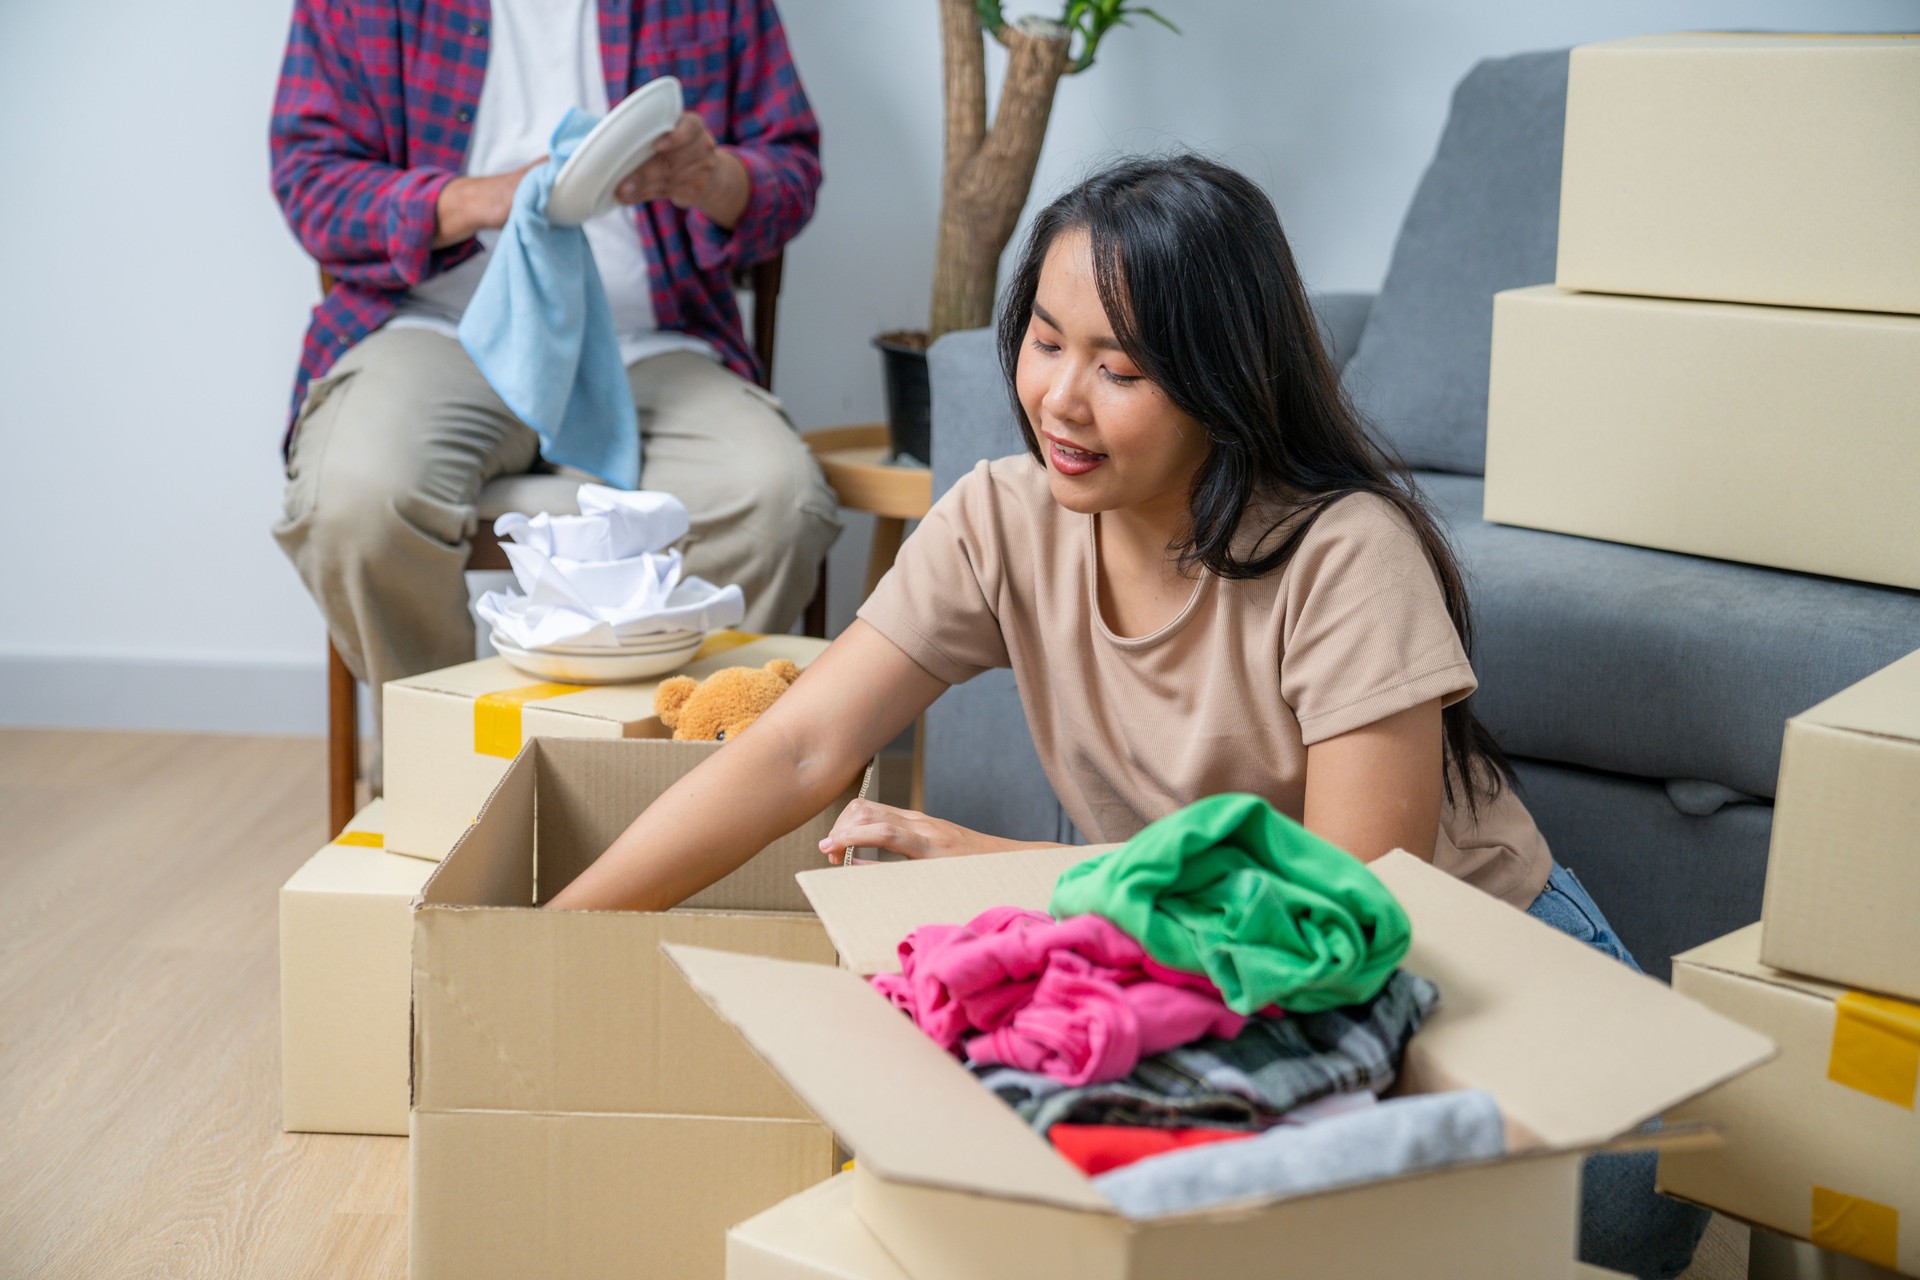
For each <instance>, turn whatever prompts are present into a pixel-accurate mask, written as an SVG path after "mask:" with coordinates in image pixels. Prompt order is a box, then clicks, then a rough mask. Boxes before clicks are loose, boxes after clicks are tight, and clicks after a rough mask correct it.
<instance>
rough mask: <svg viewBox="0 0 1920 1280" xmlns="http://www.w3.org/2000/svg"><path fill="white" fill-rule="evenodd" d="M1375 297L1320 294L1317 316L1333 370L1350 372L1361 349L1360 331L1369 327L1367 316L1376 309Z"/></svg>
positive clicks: (1316, 297)
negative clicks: (1348, 370)
mask: <svg viewBox="0 0 1920 1280" xmlns="http://www.w3.org/2000/svg"><path fill="white" fill-rule="evenodd" d="M1373 299H1374V295H1373V294H1371V293H1320V294H1315V295H1314V297H1313V313H1314V315H1316V316H1318V317H1319V318H1320V335H1321V336H1322V337H1323V338H1325V339H1326V342H1327V354H1328V355H1330V356H1332V357H1333V367H1334V368H1336V369H1344V368H1346V365H1347V361H1348V360H1350V359H1352V358H1353V352H1354V348H1356V347H1358V346H1359V345H1360V331H1361V330H1362V329H1364V328H1366V327H1367V312H1368V311H1369V310H1370V309H1371V308H1372V306H1373Z"/></svg>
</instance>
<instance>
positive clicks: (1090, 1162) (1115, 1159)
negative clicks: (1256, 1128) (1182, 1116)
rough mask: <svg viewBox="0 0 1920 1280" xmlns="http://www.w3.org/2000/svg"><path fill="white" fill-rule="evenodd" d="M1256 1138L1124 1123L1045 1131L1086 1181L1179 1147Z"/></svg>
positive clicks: (1245, 1134)
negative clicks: (1086, 1177) (1152, 1127)
mask: <svg viewBox="0 0 1920 1280" xmlns="http://www.w3.org/2000/svg"><path fill="white" fill-rule="evenodd" d="M1259 1136H1260V1135H1259V1134H1257V1133H1250V1132H1248V1131H1246V1130H1244V1129H1148V1128H1141V1127H1139V1126H1136V1125H1125V1124H1057V1125H1055V1126H1053V1128H1051V1129H1049V1130H1047V1137H1049V1138H1050V1139H1052V1140H1053V1147H1054V1150H1056V1151H1058V1152H1059V1153H1060V1154H1061V1155H1063V1156H1065V1157H1066V1158H1067V1159H1069V1160H1071V1161H1073V1163H1074V1164H1076V1165H1078V1166H1079V1168H1080V1172H1082V1173H1084V1174H1086V1175H1087V1176H1088V1177H1089V1178H1091V1177H1095V1176H1097V1175H1099V1174H1102V1173H1106V1172H1108V1171H1109V1170H1113V1169H1119V1168H1122V1167H1124V1166H1126V1165H1130V1164H1132V1163H1133V1162H1134V1161H1136V1160H1144V1159H1146V1158H1147V1157H1148V1156H1158V1155H1165V1154H1166V1153H1167V1152H1169V1151H1178V1150H1180V1148H1182V1147H1204V1146H1206V1145H1207V1144H1208V1143H1210V1142H1237V1141H1239V1140H1240V1139H1241V1138H1257V1137H1259Z"/></svg>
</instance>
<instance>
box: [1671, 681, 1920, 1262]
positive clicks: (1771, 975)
mask: <svg viewBox="0 0 1920 1280" xmlns="http://www.w3.org/2000/svg"><path fill="white" fill-rule="evenodd" d="M1673 981H1674V986H1675V987H1676V988H1678V989H1679V990H1681V991H1683V992H1685V993H1687V994H1689V995H1691V996H1693V997H1694V998H1695V999H1697V1000H1700V1001H1701V1002H1702V1003H1704V1004H1707V1005H1710V1006H1712V1007H1714V1008H1716V1009H1719V1010H1720V1011H1722V1012H1723V1013H1726V1014H1728V1015H1729V1016H1731V1017H1734V1018H1737V1019H1738V1020H1740V1021H1741V1022H1744V1023H1746V1024H1747V1025H1749V1026H1751V1027H1754V1028H1755V1029H1757V1030H1759V1031H1761V1032H1763V1033H1765V1034H1766V1035H1768V1036H1770V1037H1772V1038H1773V1039H1774V1040H1776V1041H1778V1042H1779V1044H1780V1048H1781V1053H1780V1057H1779V1058H1778V1059H1777V1060H1776V1061H1774V1062H1772V1063H1769V1064H1768V1065H1767V1066H1765V1067H1762V1068H1761V1069H1760V1070H1758V1071H1755V1072H1753V1073H1752V1074H1751V1075H1748V1076H1744V1077H1742V1078H1741V1079H1739V1080H1736V1081H1734V1082H1732V1083H1731V1084H1728V1085H1726V1086H1724V1087H1722V1088H1720V1089H1716V1090H1714V1091H1713V1092H1711V1093H1709V1094H1707V1095H1705V1096H1703V1097H1702V1098H1700V1099H1698V1100H1697V1101H1695V1102H1693V1103H1691V1104H1689V1105H1688V1106H1686V1107H1684V1108H1681V1109H1680V1110H1679V1111H1678V1112H1677V1113H1676V1117H1675V1118H1676V1119H1688V1120H1699V1121H1704V1122H1706V1123H1710V1124H1713V1125H1715V1126H1717V1127H1719V1128H1720V1129H1722V1130H1723V1131H1724V1133H1725V1135H1726V1145H1725V1146H1724V1147H1722V1148H1720V1149H1718V1150H1714V1151H1703V1152H1691V1153H1672V1154H1669V1155H1665V1156H1663V1157H1662V1158H1661V1161H1660V1182H1661V1186H1662V1189H1664V1190H1667V1191H1669V1192H1671V1193H1673V1194H1675V1195H1680V1196H1684V1197H1686V1198H1688V1199H1692V1200H1696V1201H1699V1202H1700V1203H1702V1204H1707V1205H1711V1206H1713V1207H1714V1208H1716V1209H1720V1210H1722V1211H1723V1212H1727V1213H1730V1214H1733V1215H1735V1216H1738V1217H1741V1218H1745V1219H1747V1220H1749V1221H1752V1222H1757V1223H1760V1224H1762V1225H1763V1226H1767V1227H1771V1228H1773V1229H1775V1230H1777V1231H1781V1232H1784V1233H1786V1234H1789V1235H1792V1236H1796V1237H1799V1238H1800V1239H1803V1240H1810V1241H1812V1242H1813V1243H1814V1244H1816V1245H1819V1246H1821V1247H1822V1248H1826V1249H1831V1250H1833V1251H1835V1252H1837V1253H1843V1254H1847V1255H1850V1256H1852V1257H1856V1258H1861V1259H1864V1260H1866V1261H1868V1262H1871V1263H1874V1264H1876V1265H1878V1266H1881V1267H1886V1268H1890V1269H1897V1270H1899V1271H1902V1272H1906V1273H1908V1274H1920V1226H1917V1225H1916V1224H1920V1115H1916V1113H1915V1103H1916V1082H1920V1003H1915V1001H1916V1000H1920V653H1914V654H1910V655H1908V656H1907V657H1905V658H1903V659H1901V660H1900V661H1899V662H1896V663H1894V664H1893V665H1892V666H1890V667H1887V668H1885V669H1884V670H1882V671H1879V672H1877V673H1875V674H1874V675H1872V676H1869V677H1868V678H1867V679H1865V680H1863V681H1861V682H1860V683H1859V684H1857V685H1854V686H1853V687H1852V688H1849V689H1846V690H1843V691H1842V692H1840V693H1838V694H1836V695H1834V696H1833V697H1832V698H1829V699H1828V700H1827V701H1825V702H1823V703H1821V704H1819V705H1818V706H1816V707H1813V708H1812V709H1810V710H1808V711H1805V712H1803V713H1801V714H1800V715H1798V716H1795V717H1794V718H1793V719H1792V720H1790V721H1788V723H1787V730H1786V738H1785V741H1784V743H1783V744H1782V750H1781V756H1780V782H1779V787H1778V795H1777V799H1776V803H1775V808H1774V819H1773V845H1772V849H1771V850H1770V854H1769V860H1768V865H1767V896H1766V903H1765V906H1764V908H1763V912H1762V921H1761V923H1760V924H1756V925H1752V926H1750V927H1748V928H1746V929H1743V930H1741V931H1739V932H1737V933H1734V934H1730V935H1728V936H1727V937H1724V938H1721V939H1719V940H1718V941H1715V942H1710V943H1708V944H1707V945H1705V946H1703V947H1697V948H1695V949H1694V950H1692V951H1689V952H1687V953H1686V954H1684V955H1681V956H1678V957H1676V958H1675V960H1674V971H1673ZM1863 988H1864V990H1863Z"/></svg>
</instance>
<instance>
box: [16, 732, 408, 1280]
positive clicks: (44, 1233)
mask: <svg viewBox="0 0 1920 1280" xmlns="http://www.w3.org/2000/svg"><path fill="white" fill-rule="evenodd" d="M324 768H325V761H324V759H323V756H322V746H321V742H320V740H319V739H317V738H314V739H296V738H238V737H201V736H184V735H172V734H164V735H163V734H128V733H74V732H64V731H61V732H56V731H45V730H0V1276H4V1277H7V1278H8V1280H12V1278H13V1277H59V1278H61V1280H70V1278H73V1277H86V1278H88V1280H93V1278H96V1277H98V1278H100V1280H107V1278H110V1277H140V1278H141V1280H147V1278H149V1277H174V1276H179V1277H186V1276H193V1277H201V1276H235V1277H239V1276H246V1277H262V1278H274V1280H278V1278H279V1277H289V1278H292V1280H301V1278H304V1277H322V1276H325V1277H334V1278H338V1277H363V1276H364V1277H386V1276H393V1277H401V1276H405V1275H406V1270H407V1249H406V1240H407V1229H406V1181H407V1154H406V1139H404V1138H357V1137H333V1136H324V1135H309V1134H284V1133H282V1132H280V1011H279V970H278V965H279V960H278V948H277V935H278V897H277V893H278V890H279V888H280V885H281V883H282V882H283V881H284V880H286V878H287V877H288V876H289V875H291V874H292V873H293V871H294V870H295V868H297V867H298V866H299V865H300V864H301V863H302V862H303V861H305V860H306V858H307V857H308V856H309V855H310V854H312V853H313V851H314V850H315V849H317V848H319V847H320V845H321V844H322V843H323V842H324V841H325V839H326V831H325V814H324V812H323V809H324V797H323V795H322V790H323V788H322V782H321V780H322V777H323V776H324Z"/></svg>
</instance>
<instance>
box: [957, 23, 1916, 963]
mask: <svg viewBox="0 0 1920 1280" xmlns="http://www.w3.org/2000/svg"><path fill="white" fill-rule="evenodd" d="M1566 80H1567V57H1566V54H1565V53H1564V52H1561V53H1542V54H1523V55H1520V56H1517V57H1511V58H1503V59H1498V60H1494V61H1488V62H1484V63H1481V64H1480V65H1479V66H1478V67H1476V68H1475V69H1474V70H1473V71H1472V72H1471V73H1470V74H1469V75H1468V76H1467V78H1466V79H1465V80H1464V81H1462V82H1461V84H1460V86H1459V87H1458V89H1457V90H1456V91H1455V94H1454V99H1453V104H1452V109H1451V112H1450V115H1449V117H1448V121H1447V125H1446V129H1445V133H1444V136H1443V137H1442V138H1441V141H1440V145H1439V149H1438V151H1437V153H1436V155H1435V157H1434V160H1433V162H1432V164H1431V166H1430V167H1429V168H1428V170H1427V173H1426V175H1425V177H1424V178H1423V179H1422V181H1421V183H1420V187H1419V189H1418V191H1417V193H1416V194H1415V196H1414V200H1413V204H1412V207H1411V208H1410V209H1409V210H1408V213H1407V217H1406V221H1405V223H1404V224H1403V225H1402V227H1401V230H1400V235H1399V239H1398V241H1397V242H1396V244H1395V246H1394V252H1393V257H1392V261H1391V263H1390V265H1389V267H1388V271H1387V278H1386V281H1385V283H1384V284H1383V286H1382V287H1381V290H1380V292H1379V293H1378V295H1334V296H1328V297H1324V298H1322V299H1320V300H1319V309H1320V314H1321V320H1322V324H1323V325H1324V327H1325V329H1326V331H1327V336H1328V339H1329V341H1330V342H1331V344H1332V345H1333V348H1334V350H1335V352H1336V354H1337V356H1338V357H1339V359H1340V361H1341V364H1342V370H1343V372H1342V377H1343V380H1344V383H1345V386H1346V389H1347V391H1348V393H1349V394H1350V395H1351V396H1352V397H1353V399H1354V401H1355V403H1356V404H1357V406H1358V407H1359V408H1360V410H1361V411H1362V413H1363V414H1364V415H1365V416H1366V417H1367V419H1368V421H1369V422H1371V423H1372V424H1373V425H1374V427H1375V428H1376V429H1377V430H1378V431H1379V432H1381V433H1382V434H1383V435H1384V436H1385V437H1386V438H1387V439H1388V440H1390V441H1391V442H1392V444H1393V445H1394V446H1396V447H1397V448H1398V449H1399V451H1400V452H1401V454H1402V455H1403V456H1404V457H1405V459H1406V460H1407V462H1408V464H1409V465H1410V466H1411V467H1412V468H1413V469H1414V473H1415V479H1416V481H1417V483H1418V484H1419V486H1420V488H1421V489H1422V490H1423V492H1424V493H1425V494H1426V496H1427V497H1428V498H1429V500H1430V501H1431V502H1432V503H1433V505H1434V506H1435V507H1436V508H1437V509H1438V511H1439V512H1440V514H1441V516H1442V517H1443V519H1444V521H1445V523H1446V524H1447V526H1448V528H1449V531H1450V533H1451V536H1452V538H1453V541H1454V544H1455V546H1456V548H1457V550H1458V552H1459V554H1460V557H1461V559H1462V561H1463V564H1464V567H1465V569H1466V572H1467V575H1468V586H1469V591H1470V595H1471V599H1472V602H1473V606H1474V610H1475V614H1476V621H1477V625H1478V630H1479V638H1478V644H1477V650H1476V652H1475V653H1474V655H1473V658H1474V665H1475V667H1476V669H1477V671H1478V673H1479V676H1480V691H1479V693H1478V694H1477V695H1475V702H1476V705H1477V707H1478V710H1479V714H1480V715H1481V717H1482V718H1483V719H1484V720H1485V721H1486V723H1487V724H1488V725H1489V727H1491V728H1492V730H1493V731H1494V733H1495V734H1496V736H1497V737H1498V738H1499V740H1500V742H1501V744H1502V745H1503V746H1504V747H1505V748H1506V750H1507V751H1508V753H1509V754H1510V755H1512V756H1513V757H1514V758H1515V761H1516V764H1517V766H1518V769H1519V773H1520V779H1521V787H1522V795H1523V797H1524V798H1525V800H1526V801H1527V803H1528V805H1529V806H1530V807H1531V809H1532V811H1533V813H1534V815H1535V817H1536V818H1537V820H1538V821H1539V823H1540V826H1541V828H1542V829H1543V830H1544V832H1545V833H1546V836H1547V838H1548V840H1549V842H1550V843H1551V845H1552V847H1553V850H1554V853H1555V856H1556V857H1557V858H1558V859H1559V860H1560V861H1561V862H1563V863H1565V864H1567V865H1568V866H1570V867H1572V868H1574V869H1575V870H1576V871H1577V872H1578V873H1579V875H1580V877H1581V879H1582V880H1583V881H1584V882H1585V883H1586V885H1587V887H1588V888H1589V889H1590V890H1591V891H1592V893H1593V894H1594V896H1595V897H1596V898H1597V899H1598V900H1599V902H1600V903H1601V904H1602V906H1603V907H1604V908H1605V909H1606V911H1607V912H1608V914H1609V916H1610V917H1611V918H1612V920H1613V922H1614V925H1615V927H1616V928H1618V930H1619V931H1620V933H1621V935H1622V936H1623V937H1624V938H1625V940H1626V941H1627V943H1628V945H1629V946H1630V947H1631V948H1632V949H1633V950H1634V952H1635V953H1636V954H1637V955H1638V956H1639V957H1640V959H1641V961H1642V963H1643V964H1644V965H1645V966H1646V967H1647V968H1648V969H1649V970H1650V971H1652V972H1654V973H1657V974H1659V975H1661V976H1663V977H1664V976H1665V975H1666V974H1667V972H1668V969H1669V961H1670V958H1671V957H1672V956H1673V954H1674V953H1675V952H1677V951H1681V950H1684V949H1686V948H1687V947H1689V946H1692V945H1694V944H1696V943H1699V942H1702V941H1705V940H1706V939H1709V938H1712V937H1716V936H1718V935H1719V934H1721V933H1724V932H1727V931H1728V930H1731V929H1733V928H1736V927H1738V926H1740V925H1743V924H1746V923H1748V922H1750V921H1752V920H1754V919H1756V918H1758V916H1759V913H1760V899H1761V888H1762V883H1763V879H1764V875H1765V870H1766V861H1767V840H1768V835H1769V831H1770V828H1771V825H1772V815H1773V809H1772V804H1771V797H1772V795H1773V788H1774V780H1775V776H1776V774H1777V772H1778V769H1779V753H1780V736H1781V728H1782V722H1783V721H1784V720H1785V719H1786V718H1787V717H1788V716H1790V715H1792V714H1794V713H1795V712H1797V711H1800V710H1802V709H1804V708H1806V707H1808V706H1811V705H1812V704H1813V703H1815V702H1817V701H1819V700H1820V699H1822V698H1824V697H1826V696H1827V695H1829V694H1831V693H1833V692H1835V691H1836V690H1839V689H1841V688H1843V687H1845V686H1846V685H1848V684H1851V683H1853V682H1854V681H1856V680H1858V679H1860V678H1861V677H1863V676H1865V675H1866V674H1868V673H1869V672H1871V671H1874V670H1876V669H1877V668H1879V667H1881V666H1884V665H1886V664H1887V663H1888V662H1891V661H1893V660H1894V659H1895V658H1897V657H1899V656H1901V655H1902V654H1905V653H1907V652H1909V651H1911V650H1913V649H1915V648H1920V593H1915V592H1911V591H1900V590H1894V589H1890V588H1881V587H1873V586H1866V585H1862V584H1859V583H1852V582H1842V581H1838V580H1834V579H1828V578H1819V577H1813V576H1809V575H1805V574H1796V573H1787V572H1782V571H1777V570H1771V569H1763V568H1757V567H1754V566H1750V565H1742V564H1733V563H1728V562H1724V561H1715V560H1704V559H1699V558H1695V557H1691V556H1684V555H1675V554H1670V553H1666V552H1659V551H1649V550H1644V549H1642V548H1638V547H1628V546H1621V545H1617V544H1613V543H1605V542H1595V541H1588V540H1585V539H1580V538H1571V537H1564V536H1560V535H1557V534H1550V533H1541V532H1537V531H1534V530H1529V529H1518V528H1507V527H1502V526H1497V525H1491V524H1488V523H1486V522H1485V521H1484V520H1482V519H1481V516H1480V512H1481V493H1482V488H1483V481H1482V480H1481V478H1480V476H1481V471H1482V463H1483V459H1484V456H1485V447H1486V435H1485V432H1486V406H1487V365H1488V356H1489V348H1490V342H1491V326H1492V310H1493V303H1492V299H1493V295H1494V293H1495V292H1497V291H1499V290H1501V289H1506V288H1511V287H1515V286H1519V285H1528V284H1538V283H1541V282H1543V281H1549V280H1552V279H1553V273H1554V248H1555V238H1556V229H1557V224H1558V212H1559V196H1560V146H1561V134H1562V126H1563V122H1564V117H1565V102H1566ZM931 374H932V381H933V418H934V445H933V470H934V488H935V492H936V493H940V492H944V491H945V490H946V489H947V488H948V486H950V485H951V484H952V483H953V482H954V481H955V480H956V479H957V478H958V477H959V476H961V475H962V474H964V473H965V472H966V471H967V470H968V469H970V468H971V467H972V466H973V465H974V463H975V462H977V461H978V460H979V459H981V458H984V457H996V456H1000V455H1003V454H1007V453H1013V452H1017V451H1019V449H1020V448H1021V445H1020V440H1019V435H1018V432H1017V430H1016V428H1015V426H1014V421H1013V417H1012V413H1011V410H1010V408H1009V406H1008V401H1007V395H1006V391H1005V389H1004V387H1003V385H1002V382H1001V379H1000V375H999V372H998V367H997V364H996V361H995V355H994V349H993V342H992V337H991V334H990V333H988V332H986V331H975V332H971V333H959V334H952V335H949V336H948V337H945V338H943V339H941V340H940V342H938V343H937V344H935V346H934V348H933V351H932V355H931ZM1823 425H1824V424H1823ZM926 752H927V754H926V796H927V805H928V808H929V810H931V811H932V812H933V813H935V814H938V815H940V816H942V817H946V818H950V819H952V820H954V821H957V822H961V823H964V824H965V825H968V826H971V827H975V828H978V829H980V830H986V831H992V832H994V833H996V834H1001V835H1006V836H1010V837H1013V838H1016V839H1031V840H1043V839H1061V840H1072V839H1075V838H1076V837H1075V834H1074V833H1073V831H1072V830H1071V827H1070V826H1069V824H1068V822H1067V820H1066V818H1065V817H1064V815H1063V814H1062V812H1061V810H1060V806H1059V804H1058V803H1057V802H1056V801H1055V800H1054V797H1053V794H1052V792H1051V790H1050V789H1049V787H1048V784H1047V780H1046V777H1045V775H1044V774H1043V773H1042V772H1041V771H1040V765H1039V761H1038V758H1037V757H1036V756H1035V754H1034V751H1033V746H1032V741H1031V739H1030V737H1029V736H1028V734H1027V731H1026V727H1025V719H1024V717H1023V715H1022V713H1021V710H1020V704H1019V698H1018V694H1017V692H1016V691H1015V689H1014V685H1013V680H1012V678H1011V675H1010V674H1009V673H1008V672H1005V671H996V672H990V673H989V674H988V675H986V676H983V677H981V678H980V679H977V680H974V681H972V682H970V683H969V684H967V685H965V686H962V687H961V688H958V689H955V690H953V691H952V692H951V693H949V694H948V695H947V696H946V697H944V698H942V699H941V700H940V701H939V702H938V703H937V704H935V706H934V707H933V709H932V710H931V711H930V712H929V713H928V717H927V740H926Z"/></svg>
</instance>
